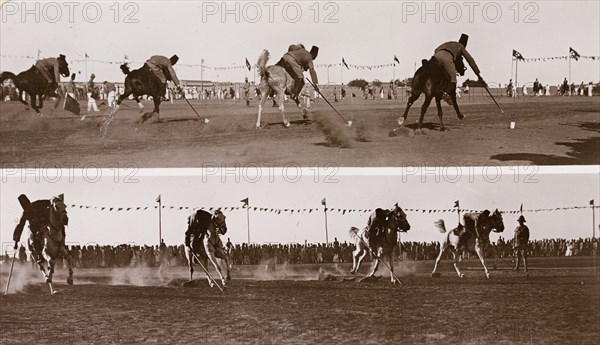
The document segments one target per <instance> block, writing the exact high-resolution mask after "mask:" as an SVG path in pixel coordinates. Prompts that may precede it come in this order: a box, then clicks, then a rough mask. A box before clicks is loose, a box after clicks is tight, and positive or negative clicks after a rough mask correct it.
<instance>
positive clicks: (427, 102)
mask: <svg viewBox="0 0 600 345" xmlns="http://www.w3.org/2000/svg"><path fill="white" fill-rule="evenodd" d="M432 99H433V96H432V95H426V97H425V102H423V105H422V106H421V117H419V124H418V128H417V129H418V130H419V131H421V127H422V126H423V119H424V118H425V113H426V112H427V108H429V105H430V104H431V100H432Z"/></svg>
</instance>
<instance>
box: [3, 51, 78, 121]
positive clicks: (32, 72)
mask: <svg viewBox="0 0 600 345" xmlns="http://www.w3.org/2000/svg"><path fill="white" fill-rule="evenodd" d="M58 66H59V68H58V72H59V73H60V74H61V75H62V76H63V77H68V76H69V75H70V74H71V73H70V71H69V64H68V63H67V60H66V58H65V56H64V55H60V57H58ZM49 73H50V75H51V76H54V71H53V70H51V71H49ZM6 79H12V81H13V82H14V84H15V86H16V87H17V89H19V101H20V102H21V103H23V104H25V109H27V110H29V106H28V105H27V102H25V101H24V100H23V92H27V94H28V95H29V97H30V98H31V108H33V110H35V112H36V113H37V114H39V115H42V114H41V112H40V108H42V107H43V106H44V97H56V96H58V95H57V94H56V93H55V90H56V88H58V82H59V81H60V80H55V81H54V82H53V83H51V84H49V83H48V81H47V80H46V78H44V76H43V75H42V73H41V72H40V71H39V70H38V68H37V67H35V66H31V68H30V69H28V70H26V71H24V72H21V73H19V74H17V75H15V74H13V73H11V72H2V74H0V84H2V83H3V82H4V81H5V80H6ZM38 102H39V103H38Z"/></svg>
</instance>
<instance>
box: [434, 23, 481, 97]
mask: <svg viewBox="0 0 600 345" xmlns="http://www.w3.org/2000/svg"><path fill="white" fill-rule="evenodd" d="M468 40H469V36H467V35H466V34H462V35H461V36H460V40H459V41H458V42H454V41H451V42H446V43H444V44H442V45H441V46H439V47H437V48H436V49H435V54H434V55H433V56H434V57H435V58H436V59H437V62H438V65H439V66H440V67H441V68H442V70H443V71H444V72H445V73H446V77H447V78H448V80H449V81H450V85H449V86H448V89H447V90H446V93H447V94H451V93H454V92H456V72H457V71H456V65H455V61H457V60H460V59H462V57H463V56H464V57H465V59H467V62H468V63H469V66H471V69H473V72H474V73H475V75H476V76H477V78H478V81H479V82H481V83H483V79H482V78H481V75H480V71H479V67H477V64H476V63H475V60H474V59H473V57H472V56H471V54H469V52H468V51H467V49H466V47H467V41H468ZM458 72H459V73H461V75H462V73H463V72H464V71H458Z"/></svg>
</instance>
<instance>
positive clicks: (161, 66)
mask: <svg viewBox="0 0 600 345" xmlns="http://www.w3.org/2000/svg"><path fill="white" fill-rule="evenodd" d="M177 61H179V57H178V56H177V55H173V56H171V58H170V59H169V58H167V57H165V56H162V55H154V56H152V57H150V59H148V60H147V61H146V66H148V67H149V68H150V69H151V70H152V72H154V74H155V75H156V76H157V77H158V79H159V80H160V82H161V83H163V84H166V83H167V80H171V81H173V83H175V86H177V89H178V90H179V92H181V94H183V88H182V87H181V86H180V84H179V79H177V73H175V70H174V69H173V66H174V65H175V64H176V63H177Z"/></svg>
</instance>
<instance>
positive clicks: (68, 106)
mask: <svg viewBox="0 0 600 345" xmlns="http://www.w3.org/2000/svg"><path fill="white" fill-rule="evenodd" d="M65 110H66V111H70V112H71V113H73V114H75V115H79V113H80V112H81V108H80V107H79V102H77V101H76V100H75V99H74V98H73V97H71V96H70V95H69V94H67V95H66V96H65Z"/></svg>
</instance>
